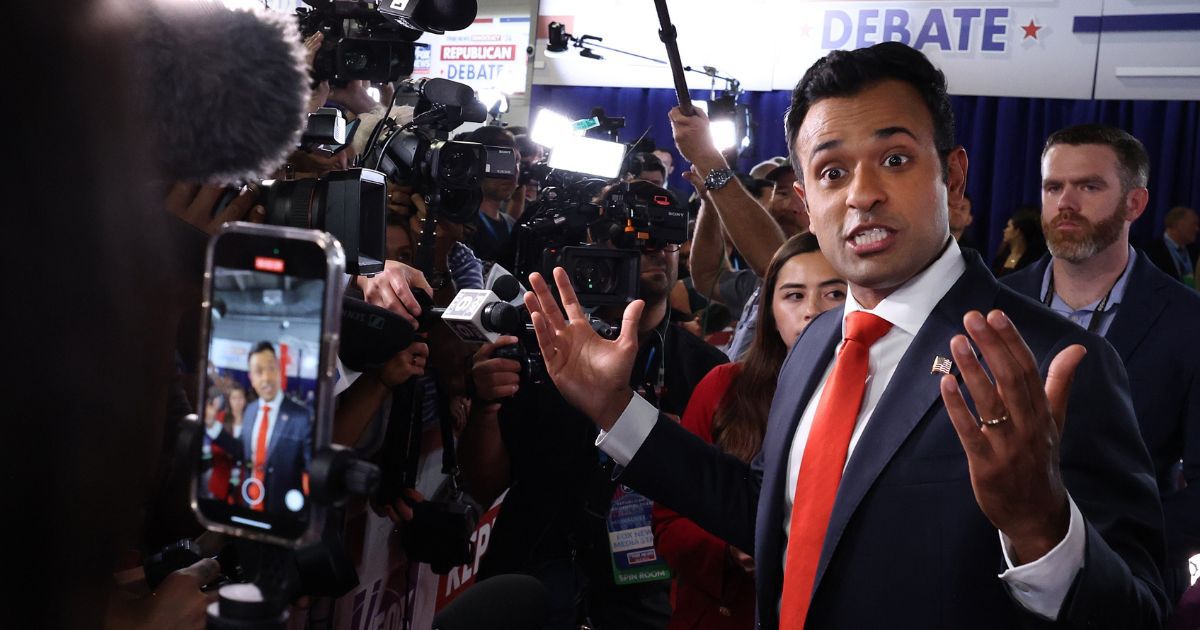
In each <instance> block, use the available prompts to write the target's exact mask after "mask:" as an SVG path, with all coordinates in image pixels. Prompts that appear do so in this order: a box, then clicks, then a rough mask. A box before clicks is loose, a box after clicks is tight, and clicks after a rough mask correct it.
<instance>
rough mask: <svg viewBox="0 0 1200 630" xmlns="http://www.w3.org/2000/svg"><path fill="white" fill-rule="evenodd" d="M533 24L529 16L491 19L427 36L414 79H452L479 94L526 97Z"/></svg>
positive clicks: (419, 49)
mask: <svg viewBox="0 0 1200 630" xmlns="http://www.w3.org/2000/svg"><path fill="white" fill-rule="evenodd" d="M530 24H531V21H530V19H529V17H528V16H515V17H489V18H480V19H477V20H475V22H474V23H473V24H471V26H468V27H467V28H466V29H464V30H461V31H451V32H448V33H446V34H445V35H425V36H423V37H421V40H420V43H421V44H425V46H422V47H420V48H418V49H417V57H416V61H415V63H414V64H413V66H414V67H413V76H414V77H418V78H420V77H440V78H443V79H450V80H451V81H458V82H459V83H466V84H467V85H469V86H471V87H473V88H475V91H477V92H484V91H489V90H496V91H500V92H504V93H505V94H524V93H525V80H526V78H527V77H526V73H527V69H528V64H527V63H526V54H525V48H526V47H527V46H528V45H529V29H530Z"/></svg>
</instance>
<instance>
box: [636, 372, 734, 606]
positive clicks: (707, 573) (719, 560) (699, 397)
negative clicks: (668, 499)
mask: <svg viewBox="0 0 1200 630" xmlns="http://www.w3.org/2000/svg"><path fill="white" fill-rule="evenodd" d="M727 365H732V364H727ZM729 371H730V370H729V368H727V367H726V366H720V367H717V368H714V369H713V370H712V371H710V372H709V373H708V375H707V376H705V377H704V379H703V380H701V381H700V384H699V385H697V386H696V390H695V392H694V393H693V394H692V398H691V400H690V401H688V406H687V409H686V410H685V411H684V412H683V427H684V428H685V429H687V430H688V431H690V432H691V433H692V434H693V435H696V436H697V437H699V438H701V439H702V440H704V441H705V442H711V440H712V422H713V416H714V415H715V414H716V411H717V407H718V406H719V405H720V402H721V397H722V396H724V394H725V392H726V391H728V389H729V379H730V375H729ZM654 543H655V547H656V548H657V549H658V552H659V553H660V554H662V556H663V558H665V559H666V561H667V564H668V565H670V566H671V570H673V571H675V573H677V574H678V575H679V576H680V577H681V578H683V579H684V580H686V581H687V582H688V583H689V584H691V585H692V587H693V588H696V589H698V590H700V591H702V592H704V593H705V594H706V595H708V596H710V597H712V598H714V599H720V598H721V596H722V593H723V591H724V583H725V571H726V569H727V568H728V565H727V561H726V558H727V554H728V551H727V547H728V544H727V543H726V542H725V541H724V540H721V539H720V538H717V537H716V536H713V535H712V534H710V533H708V532H706V531H704V529H703V528H701V527H700V526H699V525H697V524H696V523H695V522H693V521H691V520H689V519H687V518H684V517H683V516H680V515H679V513H678V512H675V511H674V510H671V509H669V508H666V507H664V506H663V505H661V504H657V503H656V504H655V506H654Z"/></svg>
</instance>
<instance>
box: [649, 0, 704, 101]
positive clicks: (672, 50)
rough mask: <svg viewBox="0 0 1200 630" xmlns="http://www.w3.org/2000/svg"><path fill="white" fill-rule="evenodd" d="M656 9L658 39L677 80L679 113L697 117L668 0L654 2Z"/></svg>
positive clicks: (672, 73)
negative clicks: (684, 73)
mask: <svg viewBox="0 0 1200 630" xmlns="http://www.w3.org/2000/svg"><path fill="white" fill-rule="evenodd" d="M654 8H655V9H657V10H658V25H659V29H658V38H659V39H661V40H662V43H663V44H664V45H665V46H666V47H667V61H668V62H670V64H671V77H672V78H673V79H674V80H675V96H676V97H677V98H678V99H679V111H681V112H683V115H685V116H695V115H696V110H695V108H693V107H692V96H691V94H690V93H689V92H688V86H687V79H685V78H684V77H683V61H681V60H680V59H679V44H678V43H676V41H675V40H676V37H677V36H678V32H677V31H676V30H675V25H674V24H672V23H671V15H670V14H669V13H668V12H667V0H654Z"/></svg>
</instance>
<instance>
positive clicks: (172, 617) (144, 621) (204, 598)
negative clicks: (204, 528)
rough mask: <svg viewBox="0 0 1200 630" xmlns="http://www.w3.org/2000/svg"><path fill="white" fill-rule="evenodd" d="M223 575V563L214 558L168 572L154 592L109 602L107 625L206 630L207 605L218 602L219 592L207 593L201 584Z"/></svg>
mask: <svg viewBox="0 0 1200 630" xmlns="http://www.w3.org/2000/svg"><path fill="white" fill-rule="evenodd" d="M220 575H221V565H219V564H217V561H216V560H213V559H211V558H205V559H203V560H201V561H199V562H197V563H196V564H193V565H191V566H190V567H186V568H183V569H180V570H178V571H176V572H174V573H172V574H171V575H168V576H167V577H166V579H164V580H163V581H162V584H159V585H158V588H157V589H155V591H154V593H153V594H150V595H146V596H144V597H140V598H138V599H135V600H131V601H127V602H114V603H113V604H112V605H110V606H109V611H108V616H107V618H106V619H105V623H104V627H105V628H106V629H110V630H118V629H119V630H135V629H136V630H143V629H144V630H152V629H157V628H194V629H195V630H203V628H204V627H205V624H206V623H207V617H206V611H207V610H208V605H209V604H211V603H213V602H215V601H217V593H216V592H215V591H214V592H211V593H205V592H204V591H201V590H200V587H202V586H204V585H205V584H208V583H210V582H212V581H213V580H215V579H217V578H218V577H220Z"/></svg>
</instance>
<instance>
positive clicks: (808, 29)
mask: <svg viewBox="0 0 1200 630" xmlns="http://www.w3.org/2000/svg"><path fill="white" fill-rule="evenodd" d="M800 37H804V38H806V39H807V38H809V37H812V24H805V25H803V26H801V27H800Z"/></svg>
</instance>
